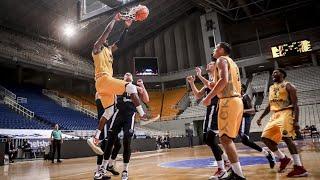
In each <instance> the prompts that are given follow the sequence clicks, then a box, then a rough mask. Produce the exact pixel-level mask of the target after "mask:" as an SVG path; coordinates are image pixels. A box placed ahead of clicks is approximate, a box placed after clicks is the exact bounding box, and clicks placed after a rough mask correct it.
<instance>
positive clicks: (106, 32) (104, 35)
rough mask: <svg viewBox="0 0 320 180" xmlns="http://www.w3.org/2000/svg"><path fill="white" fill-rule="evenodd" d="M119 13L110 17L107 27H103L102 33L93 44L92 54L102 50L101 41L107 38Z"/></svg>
mask: <svg viewBox="0 0 320 180" xmlns="http://www.w3.org/2000/svg"><path fill="white" fill-rule="evenodd" d="M119 20H120V18H119V14H117V15H115V17H114V18H113V19H112V21H111V22H109V24H108V25H107V27H106V28H105V29H104V31H103V33H102V34H101V36H100V37H99V38H98V40H97V41H96V42H95V43H94V46H93V50H92V52H93V54H99V53H100V52H101V50H102V46H103V43H104V42H105V41H106V40H107V38H108V37H109V35H110V33H111V31H112V29H113V26H114V24H115V22H116V21H119Z"/></svg>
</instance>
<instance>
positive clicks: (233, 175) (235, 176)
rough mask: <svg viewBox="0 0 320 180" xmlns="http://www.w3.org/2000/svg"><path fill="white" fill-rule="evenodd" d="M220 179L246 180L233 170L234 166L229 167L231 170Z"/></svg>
mask: <svg viewBox="0 0 320 180" xmlns="http://www.w3.org/2000/svg"><path fill="white" fill-rule="evenodd" d="M219 180H246V178H244V177H241V176H239V175H238V174H236V173H234V172H233V170H232V168H229V170H228V171H227V172H226V173H224V174H223V175H222V176H221V177H220V178H219Z"/></svg>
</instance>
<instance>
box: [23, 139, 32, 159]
mask: <svg viewBox="0 0 320 180" xmlns="http://www.w3.org/2000/svg"><path fill="white" fill-rule="evenodd" d="M21 149H22V151H23V153H24V154H25V155H27V154H29V157H30V158H31V154H32V149H31V144H30V143H29V142H28V141H27V140H26V139H24V140H23V144H22V146H21Z"/></svg>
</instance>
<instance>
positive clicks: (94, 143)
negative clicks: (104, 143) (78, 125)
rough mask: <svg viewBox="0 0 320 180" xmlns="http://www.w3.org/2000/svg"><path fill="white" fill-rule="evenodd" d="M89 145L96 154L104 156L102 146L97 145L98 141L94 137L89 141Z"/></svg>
mask: <svg viewBox="0 0 320 180" xmlns="http://www.w3.org/2000/svg"><path fill="white" fill-rule="evenodd" d="M87 143H88V145H89V146H90V147H91V149H92V150H93V151H94V152H95V153H96V154H99V155H103V151H102V149H101V148H100V146H99V145H98V144H99V143H97V140H96V139H95V138H93V137H92V138H89V139H88V140H87Z"/></svg>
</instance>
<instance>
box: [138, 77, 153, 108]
mask: <svg viewBox="0 0 320 180" xmlns="http://www.w3.org/2000/svg"><path fill="white" fill-rule="evenodd" d="M137 90H138V94H139V97H140V99H141V101H143V102H144V103H148V102H149V100H150V99H149V94H148V91H147V90H146V88H145V87H144V84H143V81H142V79H138V81H137Z"/></svg>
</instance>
